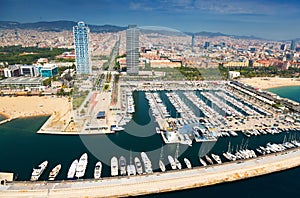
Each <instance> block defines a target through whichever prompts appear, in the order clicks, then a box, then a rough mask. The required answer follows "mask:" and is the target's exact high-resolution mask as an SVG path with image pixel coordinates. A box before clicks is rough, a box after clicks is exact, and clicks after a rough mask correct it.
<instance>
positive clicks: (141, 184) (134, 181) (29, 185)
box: [0, 148, 300, 197]
mask: <svg viewBox="0 0 300 198" xmlns="http://www.w3.org/2000/svg"><path fill="white" fill-rule="evenodd" d="M297 166H300V149H299V148H297V149H292V150H289V151H285V152H281V153H275V154H271V155H267V156H264V157H258V158H254V159H250V160H244V161H237V162H231V163H224V164H221V165H214V166H210V167H195V168H193V169H184V170H178V171H167V172H165V173H158V172H156V173H153V174H151V175H142V176H133V177H120V178H107V179H106V178H105V179H103V180H82V181H72V182H68V181H63V182H53V183H52V182H15V183H12V184H8V186H2V187H1V186H0V197H46V196H47V197H69V196H71V197H82V196H86V197H112V196H113V197H124V196H133V195H145V194H152V193H162V192H169V191H175V190H184V189H189V188H195V187H203V186H209V185H214V184H218V183H224V182H231V181H237V180H241V179H246V178H251V177H255V176H260V175H265V174H269V173H273V172H278V171H283V170H286V169H290V168H294V167H297ZM10 185H11V186H10ZM12 189H14V190H12Z"/></svg>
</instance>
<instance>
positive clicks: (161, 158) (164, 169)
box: [158, 146, 166, 172]
mask: <svg viewBox="0 0 300 198" xmlns="http://www.w3.org/2000/svg"><path fill="white" fill-rule="evenodd" d="M162 160H163V146H162V147H161V151H160V158H159V162H158V165H159V168H160V170H161V171H162V172H165V171H166V167H165V164H164V163H163V161H162Z"/></svg>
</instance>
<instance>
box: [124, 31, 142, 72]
mask: <svg viewBox="0 0 300 198" xmlns="http://www.w3.org/2000/svg"><path fill="white" fill-rule="evenodd" d="M126 67H127V74H129V75H137V74H138V73H139V30H138V28H137V26H136V25H129V26H128V29H127V30H126Z"/></svg>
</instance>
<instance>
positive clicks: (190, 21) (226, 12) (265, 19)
mask: <svg viewBox="0 0 300 198" xmlns="http://www.w3.org/2000/svg"><path fill="white" fill-rule="evenodd" d="M28 4H30V5H32V6H30V7H28V6H27V5H28ZM299 8H300V3H299V2H298V1H295V0H291V1H289V2H282V1H280V0H273V1H271V0H262V1H258V0H254V1H250V0H245V1H233V0H223V1H220V0H211V1H204V0H164V1H157V0H154V1H144V0H142V1H123V0H121V1H116V0H112V1H108V0H101V1H97V0H91V1H88V2H84V1H81V0H74V1H69V0H64V1H57V0H53V1H44V2H43V3H40V1H37V0H29V2H28V1H22V0H13V1H8V0H3V1H2V3H1V8H0V11H1V12H0V18H1V19H2V20H6V21H18V22H36V21H53V20H74V21H85V22H86V23H87V24H95V25H97V24H98V25H100V24H112V25H119V26H127V25H128V24H137V25H138V26H163V27H169V28H174V29H178V30H180V31H188V32H200V31H210V32H222V33H225V34H235V35H254V36H258V37H262V38H266V39H294V38H299V37H300V36H299V33H298V32H299V31H300V27H299V26H297V25H296V24H297V22H298V19H299V16H300V11H299V10H300V9H299ZM86 13H88V14H86Z"/></svg>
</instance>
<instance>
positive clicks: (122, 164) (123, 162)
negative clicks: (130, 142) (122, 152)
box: [119, 156, 126, 175]
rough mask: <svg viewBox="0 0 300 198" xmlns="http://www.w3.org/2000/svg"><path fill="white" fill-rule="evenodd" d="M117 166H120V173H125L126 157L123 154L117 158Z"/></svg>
mask: <svg viewBox="0 0 300 198" xmlns="http://www.w3.org/2000/svg"><path fill="white" fill-rule="evenodd" d="M119 167H120V174H121V175H126V159H125V157H124V156H121V157H120V159H119Z"/></svg>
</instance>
